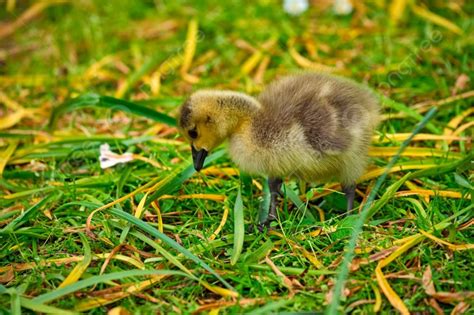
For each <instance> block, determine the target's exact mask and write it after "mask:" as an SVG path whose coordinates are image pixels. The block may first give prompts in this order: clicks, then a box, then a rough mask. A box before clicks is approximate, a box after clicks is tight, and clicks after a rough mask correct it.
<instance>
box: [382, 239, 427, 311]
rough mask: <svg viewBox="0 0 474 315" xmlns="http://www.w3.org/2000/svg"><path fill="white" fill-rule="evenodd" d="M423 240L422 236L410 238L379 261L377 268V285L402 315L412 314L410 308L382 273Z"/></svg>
mask: <svg viewBox="0 0 474 315" xmlns="http://www.w3.org/2000/svg"><path fill="white" fill-rule="evenodd" d="M423 239H424V237H423V236H422V235H420V234H418V235H416V236H415V237H410V238H408V240H407V242H405V243H404V244H403V245H402V246H400V247H399V248H397V249H396V250H395V251H394V252H393V253H392V254H390V256H388V257H387V258H384V259H382V260H381V261H379V263H378V264H377V267H376V268H375V276H376V278H377V283H378V284H379V287H380V289H382V292H383V294H384V295H385V297H386V298H387V299H388V300H389V302H390V304H392V306H393V307H394V308H396V309H397V310H398V311H399V312H400V313H401V314H407V315H408V314H410V312H409V311H408V308H407V307H406V305H405V303H403V301H402V299H401V298H400V297H399V296H398V295H397V293H395V291H393V289H392V287H391V286H390V284H389V283H388V281H387V279H386V278H385V276H384V274H383V272H382V268H383V267H385V266H387V265H388V264H390V263H391V262H392V261H393V260H395V259H396V258H398V257H399V256H400V255H402V254H403V253H404V252H406V251H407V250H409V249H410V248H411V247H413V246H415V245H416V244H418V243H420V242H421V241H422V240H423Z"/></svg>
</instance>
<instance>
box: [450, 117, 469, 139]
mask: <svg viewBox="0 0 474 315" xmlns="http://www.w3.org/2000/svg"><path fill="white" fill-rule="evenodd" d="M473 126H474V121H470V122H468V123H465V124H463V125H461V126H459V128H458V129H456V130H454V132H453V136H457V135H459V134H460V133H462V132H463V131H464V130H466V129H469V128H471V127H473ZM466 139H471V138H466Z"/></svg>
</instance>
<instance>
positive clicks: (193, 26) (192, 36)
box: [181, 19, 198, 75]
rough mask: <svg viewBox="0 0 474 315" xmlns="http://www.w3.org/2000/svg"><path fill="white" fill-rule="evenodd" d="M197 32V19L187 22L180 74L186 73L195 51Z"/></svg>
mask: <svg viewBox="0 0 474 315" xmlns="http://www.w3.org/2000/svg"><path fill="white" fill-rule="evenodd" d="M197 33H198V21H197V20H196V19H193V20H191V21H190V22H189V24H188V33H187V35H186V42H185V46H184V57H183V63H182V64H181V75H185V74H187V73H188V71H189V68H190V67H191V63H192V62H193V57H194V54H195V52H196V45H197Z"/></svg>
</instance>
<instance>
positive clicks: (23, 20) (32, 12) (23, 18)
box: [0, 0, 68, 38]
mask: <svg viewBox="0 0 474 315" xmlns="http://www.w3.org/2000/svg"><path fill="white" fill-rule="evenodd" d="M66 2H68V1H65V0H49V1H40V2H37V3H35V4H33V5H31V6H30V7H29V8H28V9H27V10H26V11H25V12H23V13H22V14H21V15H20V16H19V17H18V18H17V19H16V20H15V21H13V22H11V23H8V24H6V25H2V27H1V28H0V38H4V37H7V36H9V35H11V34H13V33H14V32H15V31H16V30H17V29H18V28H20V27H22V26H25V25H27V24H28V22H29V21H31V20H32V19H34V18H35V17H37V16H38V15H39V14H41V12H43V11H44V10H45V9H46V8H47V7H49V6H51V5H55V4H61V3H66Z"/></svg>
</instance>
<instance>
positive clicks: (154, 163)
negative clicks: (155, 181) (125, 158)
mask: <svg viewBox="0 0 474 315" xmlns="http://www.w3.org/2000/svg"><path fill="white" fill-rule="evenodd" d="M133 159H134V160H140V161H143V162H145V163H148V164H150V165H152V166H154V167H156V168H159V169H169V168H167V167H163V165H161V164H160V163H158V162H156V161H154V160H152V159H149V158H147V157H144V156H141V155H140V154H134V155H133Z"/></svg>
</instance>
